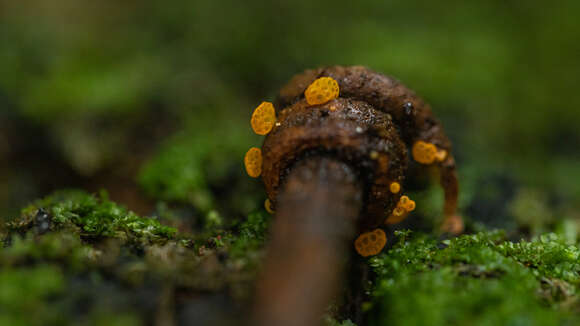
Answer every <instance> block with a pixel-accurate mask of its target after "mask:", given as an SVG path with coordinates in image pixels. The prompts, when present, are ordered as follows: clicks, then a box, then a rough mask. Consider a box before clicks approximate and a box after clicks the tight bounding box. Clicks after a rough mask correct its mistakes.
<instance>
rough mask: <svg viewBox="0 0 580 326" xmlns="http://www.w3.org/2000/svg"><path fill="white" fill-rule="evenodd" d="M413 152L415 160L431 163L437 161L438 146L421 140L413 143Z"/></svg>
mask: <svg viewBox="0 0 580 326" xmlns="http://www.w3.org/2000/svg"><path fill="white" fill-rule="evenodd" d="M412 152H413V158H414V159H415V161H417V162H419V163H421V164H431V163H433V161H435V158H436V155H437V147H436V146H435V145H433V144H430V143H426V142H424V141H422V140H419V141H417V142H415V144H414V145H413V149H412Z"/></svg>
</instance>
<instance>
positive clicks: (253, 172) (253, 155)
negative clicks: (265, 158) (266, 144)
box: [244, 147, 262, 178]
mask: <svg viewBox="0 0 580 326" xmlns="http://www.w3.org/2000/svg"><path fill="white" fill-rule="evenodd" d="M244 165H245V166H246V172H247V173H248V175H249V176H250V177H252V178H257V177H259V176H260V175H261V174H262V150H261V149H259V148H257V147H252V148H250V149H249V150H248V152H247V153H246V156H245V157H244Z"/></svg>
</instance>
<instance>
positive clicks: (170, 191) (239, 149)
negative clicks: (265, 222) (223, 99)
mask: <svg viewBox="0 0 580 326" xmlns="http://www.w3.org/2000/svg"><path fill="white" fill-rule="evenodd" d="M248 112H251V111H250V109H248ZM249 114H250V113H248V122H247V124H243V123H242V122H240V121H235V120H232V117H228V116H223V115H221V114H219V113H218V112H212V113H211V114H203V115H202V114H200V115H197V116H195V118H192V120H191V121H189V122H186V123H185V126H184V129H183V130H182V131H181V132H179V133H177V134H176V135H174V136H173V137H172V138H170V139H169V140H168V141H167V142H165V144H163V145H162V146H161V148H160V149H159V152H158V153H157V154H156V155H155V156H154V157H153V158H152V159H151V160H150V161H149V162H147V163H146V164H145V165H144V167H143V168H142V170H141V172H140V174H139V178H138V179H139V183H140V185H141V186H142V187H143V189H144V190H145V191H146V193H147V194H148V195H149V196H150V197H152V198H155V199H158V200H164V201H170V202H179V203H186V204H191V205H193V206H194V207H196V208H197V209H199V210H200V211H202V212H204V213H208V212H209V211H211V210H215V209H216V208H220V209H222V208H223V207H229V206H238V207H240V208H241V210H242V211H244V212H248V211H249V208H250V206H251V209H255V207H254V206H255V205H254V204H253V202H255V200H256V194H257V193H259V192H258V191H256V190H257V189H256V187H254V188H249V186H251V185H252V183H250V182H248V177H247V176H246V174H245V171H244V168H243V156H244V153H245V151H246V150H247V148H248V147H249V146H250V144H252V143H256V142H255V141H254V139H255V138H256V137H253V136H252V133H251V130H250V126H249ZM216 121H219V122H220V123H219V125H216ZM218 129H219V130H227V132H223V133H222V132H216V130H218ZM242 181H243V182H242ZM255 184H257V183H255ZM212 188H213V189H214V191H212V190H210V189H212ZM249 189H252V190H253V191H248V190H249ZM215 191H218V192H219V193H220V194H219V196H216V195H215ZM218 198H219V200H221V202H220V203H219V205H218ZM248 201H250V202H252V204H248Z"/></svg>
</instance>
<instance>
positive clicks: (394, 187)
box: [389, 182, 401, 194]
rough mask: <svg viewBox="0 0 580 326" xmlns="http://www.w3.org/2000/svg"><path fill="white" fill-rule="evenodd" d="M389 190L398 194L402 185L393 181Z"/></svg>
mask: <svg viewBox="0 0 580 326" xmlns="http://www.w3.org/2000/svg"><path fill="white" fill-rule="evenodd" d="M389 190H390V191H391V192H392V193H394V194H397V193H399V191H401V185H400V184H399V183H398V182H393V183H391V185H390V186H389Z"/></svg>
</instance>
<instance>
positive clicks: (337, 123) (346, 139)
mask: <svg viewBox="0 0 580 326" xmlns="http://www.w3.org/2000/svg"><path fill="white" fill-rule="evenodd" d="M331 108H332V109H331ZM278 122H279V123H280V126H278V127H277V128H275V129H274V130H273V131H272V132H271V133H270V134H268V136H267V137H266V140H265V141H264V145H263V146H262V150H263V162H264V163H263V170H262V177H263V180H264V184H265V186H266V191H267V193H268V197H269V198H271V199H273V200H275V199H276V197H277V193H278V191H279V187H280V186H281V185H282V184H283V183H284V178H285V176H286V175H287V174H288V171H289V170H290V169H291V168H292V166H293V164H294V163H295V162H296V161H298V160H300V159H301V158H303V157H305V156H312V155H315V154H323V155H330V156H333V157H336V158H339V159H341V160H343V161H345V162H348V163H349V165H351V166H353V167H354V168H355V170H357V171H358V172H359V174H360V177H361V178H362V179H363V180H364V181H365V182H366V184H367V189H368V190H369V191H368V193H367V194H366V198H365V202H366V205H365V209H364V211H363V212H362V215H363V216H365V218H364V219H361V227H363V228H372V227H376V226H377V225H379V224H381V223H382V222H383V221H384V219H385V218H386V217H387V216H388V213H389V212H390V211H391V210H392V209H393V208H394V207H395V205H396V204H397V202H398V197H399V196H397V195H393V194H392V193H391V192H390V190H389V188H390V185H391V183H392V180H402V179H403V175H404V171H405V169H406V167H407V161H408V159H407V154H406V149H405V145H404V143H403V142H402V141H401V139H400V138H399V134H398V132H397V129H396V128H395V126H394V124H393V122H392V120H391V118H390V116H389V115H388V114H385V113H383V112H381V111H378V110H375V109H374V108H373V107H372V106H370V105H369V104H367V103H365V102H362V101H357V100H353V99H347V98H338V99H335V100H332V101H330V102H328V103H325V104H323V105H318V106H310V105H309V104H308V103H307V102H306V101H305V100H304V99H301V100H299V101H298V102H296V103H294V104H293V105H290V106H289V107H287V108H285V109H284V110H282V111H280V112H279V115H278ZM371 153H376V154H375V155H371ZM371 156H374V157H375V158H374V159H373V158H371Z"/></svg>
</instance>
